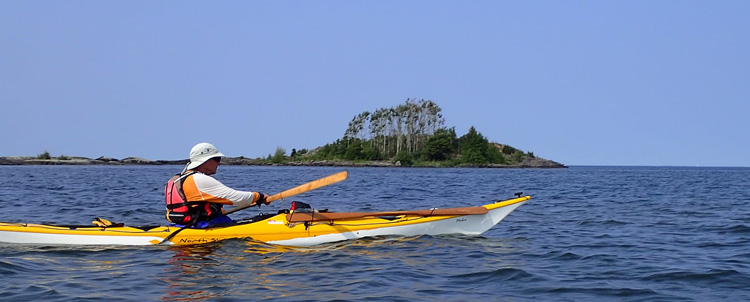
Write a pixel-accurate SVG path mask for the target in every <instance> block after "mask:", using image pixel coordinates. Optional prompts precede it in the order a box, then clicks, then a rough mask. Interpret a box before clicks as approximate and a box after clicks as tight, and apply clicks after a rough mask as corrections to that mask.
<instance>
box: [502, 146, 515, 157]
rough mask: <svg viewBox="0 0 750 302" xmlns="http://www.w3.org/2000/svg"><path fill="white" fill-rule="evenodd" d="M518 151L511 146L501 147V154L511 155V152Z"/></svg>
mask: <svg viewBox="0 0 750 302" xmlns="http://www.w3.org/2000/svg"><path fill="white" fill-rule="evenodd" d="M516 151H518V149H516V148H513V147H511V146H508V145H505V146H503V154H507V155H511V154H513V152H516Z"/></svg>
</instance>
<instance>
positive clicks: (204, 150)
mask: <svg viewBox="0 0 750 302" xmlns="http://www.w3.org/2000/svg"><path fill="white" fill-rule="evenodd" d="M214 157H224V154H222V153H221V152H219V150H218V149H216V147H214V145H212V144H209V143H200V144H197V145H195V146H193V149H190V163H188V166H187V168H186V169H187V170H192V169H195V168H197V167H198V166H200V165H202V164H203V163H205V162H206V161H207V160H209V159H212V158H214Z"/></svg>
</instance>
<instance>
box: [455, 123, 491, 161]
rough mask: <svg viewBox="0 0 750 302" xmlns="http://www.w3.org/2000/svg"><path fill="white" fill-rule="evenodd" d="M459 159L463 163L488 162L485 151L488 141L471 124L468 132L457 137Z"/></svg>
mask: <svg viewBox="0 0 750 302" xmlns="http://www.w3.org/2000/svg"><path fill="white" fill-rule="evenodd" d="M458 145H459V148H460V150H461V159H462V161H463V162H464V163H465V164H469V165H483V164H487V163H488V162H490V159H489V154H488V153H487V150H488V145H489V142H488V141H487V139H486V138H485V137H484V136H482V134H481V133H479V132H478V131H477V129H475V128H474V126H472V127H471V128H469V132H467V133H466V134H464V136H462V137H461V138H459V139H458Z"/></svg>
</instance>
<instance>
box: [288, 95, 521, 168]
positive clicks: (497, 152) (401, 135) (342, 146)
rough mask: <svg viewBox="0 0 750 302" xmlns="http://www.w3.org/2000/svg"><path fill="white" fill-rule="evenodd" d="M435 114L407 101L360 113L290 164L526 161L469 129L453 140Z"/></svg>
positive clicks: (429, 106)
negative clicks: (338, 132) (307, 161)
mask: <svg viewBox="0 0 750 302" xmlns="http://www.w3.org/2000/svg"><path fill="white" fill-rule="evenodd" d="M441 110H442V109H441V108H440V106H438V105H437V104H435V103H434V102H433V101H430V100H423V99H422V100H418V101H417V100H415V99H407V100H406V103H405V104H402V105H398V106H396V107H395V108H394V107H391V108H380V109H378V110H375V111H374V112H372V113H370V112H369V111H365V112H362V113H360V114H357V115H355V116H354V118H353V119H352V120H351V121H350V122H349V125H348V127H347V129H346V131H345V132H344V136H343V137H342V138H340V139H337V140H336V141H335V142H333V143H330V144H326V145H324V146H323V147H320V148H318V149H316V150H311V151H310V152H307V153H306V154H304V155H298V154H296V153H295V154H294V156H293V158H292V160H302V159H313V160H351V161H381V160H390V161H392V162H400V163H401V164H402V165H406V166H410V165H413V164H418V165H443V166H460V165H467V166H484V165H489V164H509V163H520V162H521V161H523V159H524V158H525V157H528V156H529V155H527V154H524V153H523V152H521V153H520V156H518V154H517V153H511V154H509V156H505V155H504V153H503V151H504V150H501V148H510V150H512V151H513V152H515V151H518V150H517V149H515V148H512V147H510V146H504V147H502V145H499V144H496V143H490V142H489V141H488V140H487V138H485V137H484V136H483V135H482V134H481V133H480V132H479V131H477V130H476V129H475V128H474V127H473V126H472V127H471V128H470V129H469V131H468V132H467V133H466V134H465V135H463V136H461V137H460V138H459V137H457V136H456V130H455V127H451V128H446V127H445V125H444V124H445V119H444V118H443V116H442V114H441V113H440V112H441ZM519 152H520V151H519ZM529 154H531V153H529ZM531 156H532V157H533V155H531ZM276 159H277V160H278V157H277V158H276ZM429 163H432V164H429Z"/></svg>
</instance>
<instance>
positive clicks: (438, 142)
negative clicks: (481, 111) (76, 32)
mask: <svg viewBox="0 0 750 302" xmlns="http://www.w3.org/2000/svg"><path fill="white" fill-rule="evenodd" d="M440 112H441V108H440V107H439V106H438V105H437V104H435V103H434V102H432V101H430V100H423V99H422V100H419V101H416V100H412V99H407V100H406V103H405V104H401V105H398V106H396V107H391V108H381V109H377V110H375V111H374V112H372V113H371V112H369V111H364V112H362V113H360V114H358V115H355V116H354V118H353V119H352V121H351V122H349V125H348V127H347V129H346V131H345V133H344V136H343V137H342V138H340V139H338V140H336V141H335V142H332V143H328V144H326V145H324V146H322V147H318V148H315V149H312V150H308V149H299V150H297V149H296V148H295V149H292V151H291V153H289V154H287V151H286V150H285V149H284V148H281V147H277V148H276V151H275V152H274V153H273V154H269V155H268V156H267V157H265V158H262V157H261V158H254V159H253V158H246V157H244V156H240V157H228V158H225V159H224V160H222V164H223V165H245V166H248V165H287V166H355V167H483V168H566V166H565V165H563V164H561V163H558V162H554V161H551V160H548V159H544V158H540V157H537V156H535V155H534V153H533V152H524V151H521V150H519V149H516V148H514V147H512V146H510V145H507V144H501V143H497V142H491V141H489V140H488V139H487V138H485V137H484V136H483V135H482V134H481V133H480V132H479V131H477V130H476V129H475V128H474V127H473V126H472V127H471V128H470V129H469V131H468V132H467V133H466V134H464V135H462V136H460V137H458V136H457V135H456V130H455V127H450V128H448V127H446V126H445V125H444V124H445V119H444V118H443V116H442V114H441V113H440ZM187 162H188V160H187V159H181V160H149V159H144V158H139V157H127V158H123V159H115V158H110V157H104V156H102V157H99V158H96V159H91V158H86V157H80V156H65V155H61V156H58V157H53V156H51V155H50V154H49V152H47V151H45V152H43V153H41V154H39V155H37V156H35V157H33V156H27V157H24V156H6V157H0V165H185V164H186V163H187Z"/></svg>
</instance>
